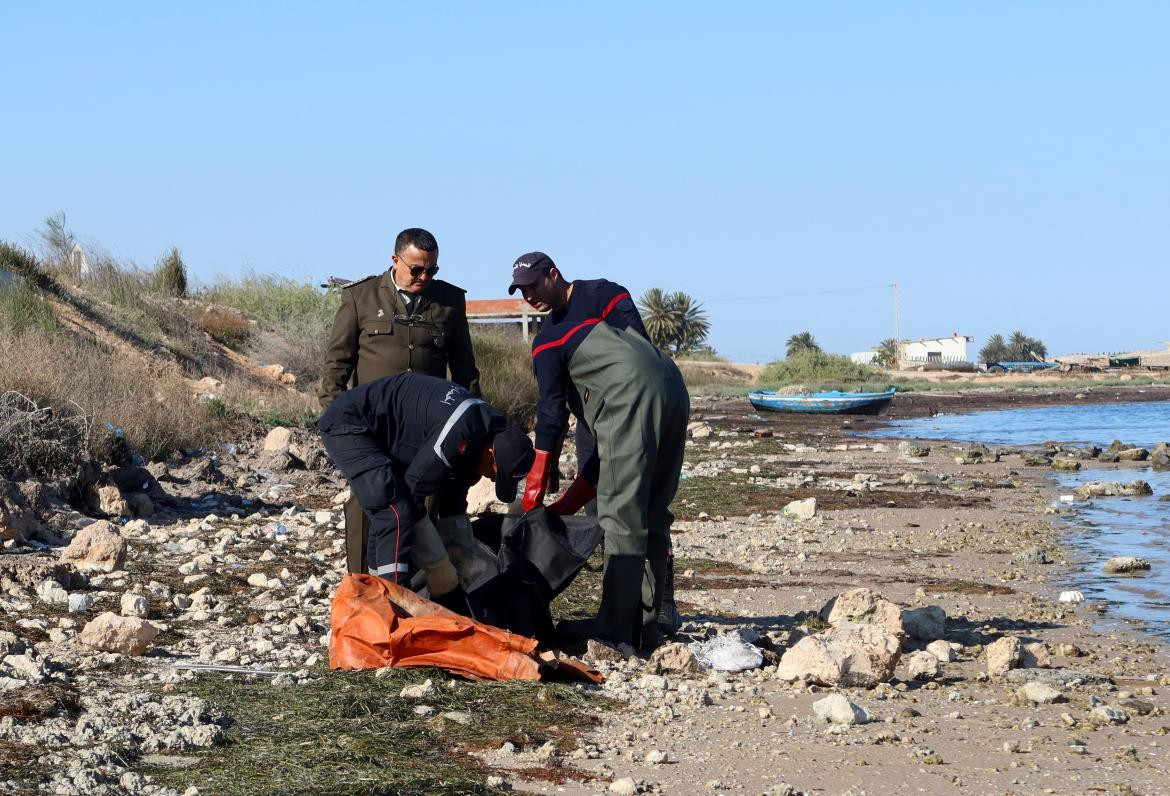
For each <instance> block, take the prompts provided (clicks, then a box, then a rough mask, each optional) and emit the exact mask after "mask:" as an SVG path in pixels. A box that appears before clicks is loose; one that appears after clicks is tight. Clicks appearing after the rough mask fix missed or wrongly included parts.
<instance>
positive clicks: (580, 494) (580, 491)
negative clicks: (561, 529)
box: [548, 476, 597, 517]
mask: <svg viewBox="0 0 1170 796" xmlns="http://www.w3.org/2000/svg"><path fill="white" fill-rule="evenodd" d="M595 497H597V487H595V486H594V485H593V484H591V483H589V482H588V481H586V480H585V479H584V478H582V477H581V476H577V477H576V478H574V479H573V483H571V484H569V488H568V489H566V490H565V494H563V495H561V496H560V498H558V499H557V500H554V501H553V502H552V503H551V504H549V507H548V510H549V511H551V512H552V513H553V514H560V515H561V516H562V517H565V516H568V515H569V514H576V513H577V512H578V511H580V510H581V508H582V507H583V506H584V505H585V504H586V503H588V502H589V501H591V500H593V498H595Z"/></svg>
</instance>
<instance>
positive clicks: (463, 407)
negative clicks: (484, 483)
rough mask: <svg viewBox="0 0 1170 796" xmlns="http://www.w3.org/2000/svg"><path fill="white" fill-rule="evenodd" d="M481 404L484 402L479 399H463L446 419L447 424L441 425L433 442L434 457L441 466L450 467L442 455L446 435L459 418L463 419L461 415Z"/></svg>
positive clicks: (449, 463)
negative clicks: (436, 457)
mask: <svg viewBox="0 0 1170 796" xmlns="http://www.w3.org/2000/svg"><path fill="white" fill-rule="evenodd" d="M482 403H484V402H483V401H481V400H480V399H479V398H467V399H465V400H464V401H463V403H461V404H459V406H457V407H455V411H454V412H452V413H451V416H450V417H449V418H447V422H446V423H445V424H443V429H442V430H441V431H440V432H439V437H438V439H436V440H435V455H436V456H438V457H439V458H440V459H441V460H442V462H443V464H445V465H447V466H448V467H450V466H451V462H449V461H447V457H446V456H445V455H444V454H443V442H444V441H446V439H447V435H448V434H450V433H451V429H452V428H454V426H455V424H456V423H457V422H458V421H459V418H461V417H463V414H464V413H465V412H466V411H467V410H468V409H470V408H471V407H473V406H475V405H476V404H482Z"/></svg>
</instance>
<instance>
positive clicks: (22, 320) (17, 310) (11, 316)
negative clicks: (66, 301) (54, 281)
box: [0, 278, 57, 334]
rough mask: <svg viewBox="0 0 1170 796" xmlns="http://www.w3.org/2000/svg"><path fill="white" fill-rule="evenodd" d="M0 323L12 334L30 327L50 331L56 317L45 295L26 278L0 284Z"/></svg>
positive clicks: (55, 322)
mask: <svg viewBox="0 0 1170 796" xmlns="http://www.w3.org/2000/svg"><path fill="white" fill-rule="evenodd" d="M0 325H3V326H6V327H7V328H8V330H9V331H10V332H12V333H14V334H21V333H23V332H25V331H28V330H30V329H38V330H40V331H44V332H52V331H54V330H56V328H57V319H56V318H55V317H53V310H52V309H51V308H50V306H49V302H48V301H47V300H46V299H45V295H44V294H43V293H42V292H41V291H39V290H37V288H36V287H34V286H33V284H32V283H31V282H29V281H28V280H27V279H23V278H17V279H15V280H13V281H12V282H9V283H5V284H0Z"/></svg>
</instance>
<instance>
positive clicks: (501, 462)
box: [492, 423, 536, 503]
mask: <svg viewBox="0 0 1170 796" xmlns="http://www.w3.org/2000/svg"><path fill="white" fill-rule="evenodd" d="M492 449H493V450H494V451H495V454H496V497H497V498H499V499H500V500H501V501H502V502H504V503H511V502H512V501H513V500H515V499H516V485H517V484H518V483H519V482H520V480H521V479H523V478H525V477H526V476H527V475H528V471H529V470H530V469H531V468H532V462H533V461H534V460H535V459H536V452H535V451H534V450H533V449H532V441H531V440H530V439H528V435H527V434H525V433H524V432H523V431H521V430H520V429H519V428H518V427H517V426H514V425H512V424H511V423H509V424H508V425H506V426H505V427H504V430H503V431H501V432H499V433H498V434H496V438H495V441H494V442H492Z"/></svg>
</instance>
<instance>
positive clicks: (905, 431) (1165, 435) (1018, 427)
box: [869, 401, 1170, 447]
mask: <svg viewBox="0 0 1170 796" xmlns="http://www.w3.org/2000/svg"><path fill="white" fill-rule="evenodd" d="M869 436H874V437H918V438H922V439H953V440H966V441H970V442H984V443H988V444H998V445H1038V444H1040V443H1041V442H1080V443H1092V444H1096V445H1108V444H1109V443H1110V442H1112V441H1113V440H1115V439H1120V440H1122V441H1123V442H1126V443H1128V444H1130V445H1141V446H1143V447H1152V446H1153V445H1155V444H1157V443H1158V442H1161V441H1163V440H1170V402H1166V401H1149V402H1146V403H1113V404H1078V405H1073V406H1041V407H1035V408H1031V409H1000V410H995V411H991V412H971V413H969V414H962V415H938V416H937V417H915V418H909V419H905V420H891V421H890V425H889V426H888V427H887V428H883V429H880V430H878V431H874V432H871V433H870V434H869Z"/></svg>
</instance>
